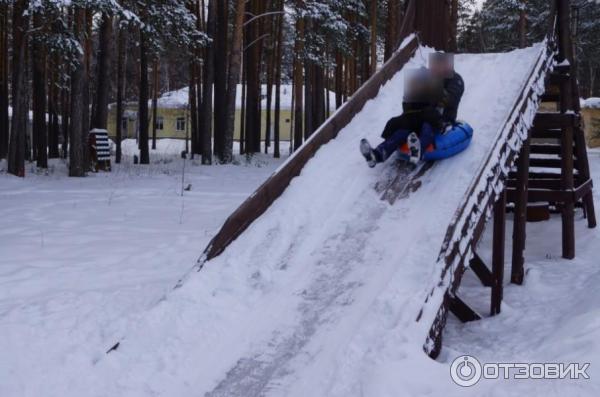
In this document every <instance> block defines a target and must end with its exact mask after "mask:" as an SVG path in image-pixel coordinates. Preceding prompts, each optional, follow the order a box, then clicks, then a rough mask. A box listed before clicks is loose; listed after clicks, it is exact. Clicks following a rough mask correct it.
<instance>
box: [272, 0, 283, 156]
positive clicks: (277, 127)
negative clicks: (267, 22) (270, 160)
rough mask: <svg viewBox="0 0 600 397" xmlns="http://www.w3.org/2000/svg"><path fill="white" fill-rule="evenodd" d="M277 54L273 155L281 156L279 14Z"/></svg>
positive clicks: (280, 3) (280, 25) (280, 29)
mask: <svg viewBox="0 0 600 397" xmlns="http://www.w3.org/2000/svg"><path fill="white" fill-rule="evenodd" d="M277 9H278V11H279V12H281V13H283V0H279V2H278V8H277ZM276 40H277V41H276V54H275V63H276V66H275V129H274V131H273V133H274V136H273V140H274V142H273V144H274V146H273V157H275V158H279V157H281V153H280V148H279V146H280V137H281V131H280V128H281V62H282V58H283V56H282V54H283V15H281V14H280V15H278V16H277V39H276Z"/></svg>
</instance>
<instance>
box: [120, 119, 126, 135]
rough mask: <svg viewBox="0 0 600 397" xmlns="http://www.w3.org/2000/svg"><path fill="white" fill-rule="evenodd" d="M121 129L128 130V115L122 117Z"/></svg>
mask: <svg viewBox="0 0 600 397" xmlns="http://www.w3.org/2000/svg"><path fill="white" fill-rule="evenodd" d="M121 129H122V130H123V131H125V132H127V117H123V118H122V119H121Z"/></svg>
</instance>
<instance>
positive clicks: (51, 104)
mask: <svg viewBox="0 0 600 397" xmlns="http://www.w3.org/2000/svg"><path fill="white" fill-rule="evenodd" d="M51 59H52V67H51V68H50V70H51V72H50V79H49V82H48V112H49V113H50V125H49V126H48V157H49V158H51V159H52V158H58V157H59V155H60V154H59V151H58V137H59V135H60V122H59V118H58V96H59V95H58V94H59V90H58V87H57V78H58V55H55V56H53V57H52V58H51Z"/></svg>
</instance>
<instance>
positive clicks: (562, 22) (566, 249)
mask: <svg viewBox="0 0 600 397" xmlns="http://www.w3.org/2000/svg"><path fill="white" fill-rule="evenodd" d="M557 1H558V4H557V5H558V7H557V11H558V26H557V28H558V43H559V54H558V61H559V62H564V61H569V64H571V65H572V61H573V59H574V56H573V42H572V38H571V7H570V1H569V0H557ZM569 73H570V75H571V76H570V77H571V78H570V79H562V80H561V83H560V92H561V93H560V112H561V113H563V114H564V113H567V112H570V111H573V110H574V107H573V90H572V88H573V85H572V82H571V79H573V73H575V71H574V70H573V69H571V70H570V72H569ZM573 130H574V128H573V126H571V125H569V126H566V127H563V128H562V136H561V147H562V150H561V160H562V164H561V182H562V190H565V191H570V190H572V189H573V188H574V185H575V181H574V178H573ZM561 211H562V234H563V241H562V256H563V258H566V259H573V258H574V257H575V203H574V201H573V200H570V201H568V202H565V203H563V205H562V208H561Z"/></svg>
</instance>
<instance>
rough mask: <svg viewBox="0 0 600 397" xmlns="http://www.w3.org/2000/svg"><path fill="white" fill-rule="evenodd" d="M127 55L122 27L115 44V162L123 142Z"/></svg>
mask: <svg viewBox="0 0 600 397" xmlns="http://www.w3.org/2000/svg"><path fill="white" fill-rule="evenodd" d="M126 54H127V31H126V28H124V27H122V28H120V29H119V41H118V43H117V111H116V113H117V115H116V120H115V122H116V135H117V136H116V140H117V141H116V146H117V148H116V155H115V161H116V162H117V164H118V163H120V162H121V155H122V153H121V141H122V140H123V113H124V111H123V96H124V92H125V64H126V63H125V60H126V56H127V55H126Z"/></svg>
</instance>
